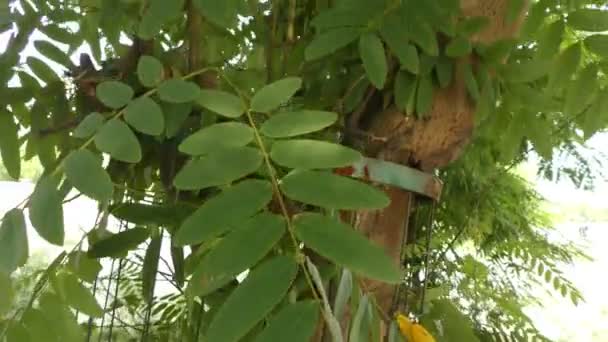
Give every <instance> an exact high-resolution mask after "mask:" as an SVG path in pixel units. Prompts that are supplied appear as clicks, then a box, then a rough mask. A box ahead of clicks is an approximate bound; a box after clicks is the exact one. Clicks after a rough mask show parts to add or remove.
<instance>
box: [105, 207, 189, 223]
mask: <svg viewBox="0 0 608 342" xmlns="http://www.w3.org/2000/svg"><path fill="white" fill-rule="evenodd" d="M192 212H194V208H193V207H191V206H190V205H185V204H175V205H169V204H166V205H149V204H143V203H120V204H119V205H117V206H113V207H111V208H110V213H111V214H112V216H114V217H116V218H117V219H119V220H125V221H127V222H131V223H133V224H136V225H142V226H146V225H155V226H162V227H174V226H176V225H179V224H181V222H182V221H183V220H184V219H185V218H186V217H188V216H189V215H190V214H192Z"/></svg>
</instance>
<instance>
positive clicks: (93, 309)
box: [56, 272, 103, 317]
mask: <svg viewBox="0 0 608 342" xmlns="http://www.w3.org/2000/svg"><path fill="white" fill-rule="evenodd" d="M56 283H57V286H58V287H59V288H58V289H57V291H58V292H59V295H60V296H61V297H62V298H63V300H64V301H65V302H66V303H67V304H68V305H69V306H71V307H72V308H74V309H76V310H78V311H80V312H82V313H84V314H85V315H87V316H91V317H101V316H102V315H103V310H102V309H101V307H100V306H99V304H98V303H97V300H96V299H95V296H94V295H93V294H92V293H91V292H90V291H89V290H88V289H87V288H86V287H85V286H84V285H82V284H81V283H80V282H79V281H78V278H76V276H75V275H73V274H71V273H69V272H60V273H59V274H57V276H56Z"/></svg>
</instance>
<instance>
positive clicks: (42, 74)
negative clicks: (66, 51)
mask: <svg viewBox="0 0 608 342" xmlns="http://www.w3.org/2000/svg"><path fill="white" fill-rule="evenodd" d="M25 62H26V63H27V65H28V66H29V67H30V69H32V71H33V72H34V75H36V76H37V77H38V78H40V79H41V80H42V81H43V82H44V83H46V84H49V83H53V82H57V81H60V80H61V79H60V78H59V76H58V75H57V74H56V73H55V71H53V69H51V67H49V66H48V65H47V64H46V63H45V62H43V61H42V60H40V59H38V58H36V57H32V56H30V57H28V58H27V59H26V60H25Z"/></svg>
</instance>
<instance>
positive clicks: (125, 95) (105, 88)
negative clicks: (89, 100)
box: [95, 81, 135, 109]
mask: <svg viewBox="0 0 608 342" xmlns="http://www.w3.org/2000/svg"><path fill="white" fill-rule="evenodd" d="M95 94H96V95H97V98H98V99H99V101H101V103H103V104H104V105H106V106H108V107H109V108H112V109H118V108H120V107H122V106H124V105H126V104H127V103H129V102H130V101H131V99H132V98H133V95H134V94H135V93H134V92H133V89H132V88H131V87H129V86H128V85H127V84H124V83H122V82H119V81H105V82H102V83H99V84H98V85H97V88H96V90H95Z"/></svg>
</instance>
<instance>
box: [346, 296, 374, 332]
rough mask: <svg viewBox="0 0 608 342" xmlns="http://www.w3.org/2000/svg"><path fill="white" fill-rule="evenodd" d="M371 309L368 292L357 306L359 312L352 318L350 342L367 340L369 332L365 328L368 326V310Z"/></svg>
mask: <svg viewBox="0 0 608 342" xmlns="http://www.w3.org/2000/svg"><path fill="white" fill-rule="evenodd" d="M368 311H369V296H368V294H364V295H363V296H362V297H361V300H360V301H359V306H358V307H357V312H356V313H355V316H354V317H353V319H352V322H351V327H350V334H349V339H348V340H349V342H360V341H365V340H366V337H367V334H366V333H365V330H366V328H367V319H366V318H367V317H366V316H367V312H368Z"/></svg>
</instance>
